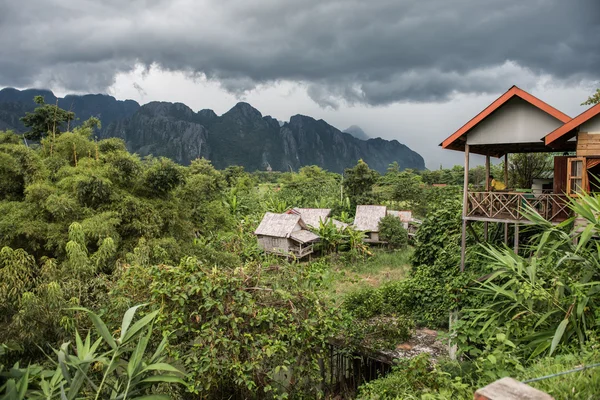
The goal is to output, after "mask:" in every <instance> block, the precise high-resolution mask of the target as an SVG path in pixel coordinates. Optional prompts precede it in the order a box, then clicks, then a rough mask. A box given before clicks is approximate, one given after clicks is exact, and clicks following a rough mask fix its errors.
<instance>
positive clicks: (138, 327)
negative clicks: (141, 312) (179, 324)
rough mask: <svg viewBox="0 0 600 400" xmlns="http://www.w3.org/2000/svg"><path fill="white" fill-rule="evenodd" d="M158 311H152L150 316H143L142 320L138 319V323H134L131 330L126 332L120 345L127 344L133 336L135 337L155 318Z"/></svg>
mask: <svg viewBox="0 0 600 400" xmlns="http://www.w3.org/2000/svg"><path fill="white" fill-rule="evenodd" d="M158 311H159V310H156V311H153V312H151V313H150V314H148V315H145V316H144V317H143V318H140V319H139V320H138V321H136V322H135V324H133V325H132V326H131V328H130V329H129V330H128V331H127V334H126V335H125V337H124V338H123V340H122V341H121V343H126V342H128V341H129V340H130V339H131V338H132V337H133V336H135V334H136V333H138V332H139V331H140V330H142V329H143V328H144V327H145V326H146V325H148V324H149V323H150V322H151V321H152V320H153V319H154V318H155V317H156V315H157V314H158Z"/></svg>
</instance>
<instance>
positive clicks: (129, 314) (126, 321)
mask: <svg viewBox="0 0 600 400" xmlns="http://www.w3.org/2000/svg"><path fill="white" fill-rule="evenodd" d="M145 305H146V304H139V305H137V306H133V307H131V308H130V309H129V310H127V311H126V312H125V315H123V322H122V323H121V337H120V338H119V340H120V341H121V342H123V338H124V337H125V334H126V333H127V329H129V325H131V321H133V317H134V316H135V312H136V311H137V309H138V308H140V307H143V306H145Z"/></svg>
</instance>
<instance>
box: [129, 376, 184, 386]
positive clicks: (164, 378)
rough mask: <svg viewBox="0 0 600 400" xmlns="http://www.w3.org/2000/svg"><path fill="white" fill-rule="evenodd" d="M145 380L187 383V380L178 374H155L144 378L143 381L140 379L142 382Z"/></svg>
mask: <svg viewBox="0 0 600 400" xmlns="http://www.w3.org/2000/svg"><path fill="white" fill-rule="evenodd" d="M143 382H164V383H180V384H182V385H185V384H186V383H185V381H184V380H183V379H181V378H179V377H177V376H174V375H153V376H149V377H148V378H146V379H143V380H142V381H140V383H143Z"/></svg>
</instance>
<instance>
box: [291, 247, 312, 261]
mask: <svg viewBox="0 0 600 400" xmlns="http://www.w3.org/2000/svg"><path fill="white" fill-rule="evenodd" d="M291 252H292V253H294V255H295V256H296V257H298V258H302V257H304V256H305V255H307V254H310V253H312V252H313V245H312V244H311V245H308V246H306V247H302V248H299V247H295V248H292V249H291Z"/></svg>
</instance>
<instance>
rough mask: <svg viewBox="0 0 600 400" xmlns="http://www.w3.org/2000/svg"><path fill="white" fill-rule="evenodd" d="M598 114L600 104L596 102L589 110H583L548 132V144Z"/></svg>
mask: <svg viewBox="0 0 600 400" xmlns="http://www.w3.org/2000/svg"><path fill="white" fill-rule="evenodd" d="M598 114H600V104H596V105H595V106H592V107H590V108H588V109H587V110H585V111H584V112H582V113H581V114H579V115H578V116H576V117H575V118H573V119H571V120H570V121H568V122H566V123H565V124H564V125H562V126H559V127H558V128H556V129H555V130H553V131H552V132H550V133H549V134H547V135H546V136H545V137H544V141H545V142H546V146H551V145H552V144H553V143H554V142H556V141H557V140H558V139H560V138H561V137H563V136H565V135H567V134H569V133H570V132H572V131H573V130H574V129H577V128H579V127H580V126H581V125H582V124H583V123H584V122H586V121H589V120H590V119H592V118H594V117H595V116H596V115H598Z"/></svg>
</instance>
